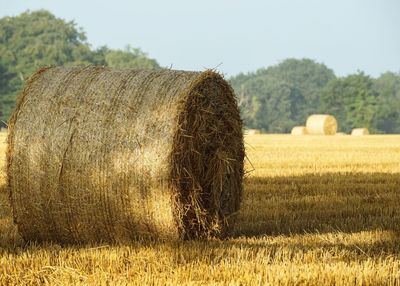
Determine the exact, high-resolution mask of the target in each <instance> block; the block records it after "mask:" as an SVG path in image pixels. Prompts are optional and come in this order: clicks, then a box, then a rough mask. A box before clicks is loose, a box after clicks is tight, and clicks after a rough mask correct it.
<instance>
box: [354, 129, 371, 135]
mask: <svg viewBox="0 0 400 286" xmlns="http://www.w3.org/2000/svg"><path fill="white" fill-rule="evenodd" d="M351 135H355V136H362V135H369V131H368V129H367V128H354V129H353V130H352V131H351Z"/></svg>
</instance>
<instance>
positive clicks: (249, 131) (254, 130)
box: [244, 129, 261, 135]
mask: <svg viewBox="0 0 400 286" xmlns="http://www.w3.org/2000/svg"><path fill="white" fill-rule="evenodd" d="M244 133H245V134H246V135H257V134H261V130H258V129H247V130H246V131H245V132H244Z"/></svg>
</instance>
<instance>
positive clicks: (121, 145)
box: [7, 66, 244, 243]
mask: <svg viewBox="0 0 400 286" xmlns="http://www.w3.org/2000/svg"><path fill="white" fill-rule="evenodd" d="M9 126H10V128H9V129H10V134H9V139H8V142H9V147H8V148H9V150H8V156H7V160H8V168H7V174H8V189H9V192H10V197H11V202H12V206H13V212H14V219H15V222H16V223H17V225H18V228H19V231H20V233H21V235H22V236H23V237H24V238H25V239H26V240H36V241H57V242H60V243H75V242H83V243H86V242H98V241H110V242H115V241H116V242H119V241H127V240H130V239H132V238H134V237H151V238H162V239H191V238H201V237H208V236H224V235H226V234H227V233H228V232H229V231H230V230H231V229H232V224H233V223H234V218H235V215H236V213H237V211H238V209H239V205H240V201H241V197H242V179H243V160H244V147H243V133H242V121H241V119H240V115H239V109H238V106H237V103H236V100H235V97H234V94H233V91H232V89H231V87H230V86H229V85H228V83H227V82H226V81H225V80H224V79H223V78H222V77H221V76H220V75H218V74H217V73H214V72H212V71H206V72H202V73H200V72H184V71H172V70H129V69H127V70H123V69H112V68H108V67H93V66H92V67H78V68H77V67H52V68H45V69H41V70H39V71H37V72H36V73H35V74H34V75H33V76H32V77H31V78H30V80H29V81H28V82H27V83H26V86H25V89H24V91H23V92H22V94H21V96H20V98H19V100H18V103H17V107H16V110H15V112H14V113H13V115H12V117H11V119H10V122H9Z"/></svg>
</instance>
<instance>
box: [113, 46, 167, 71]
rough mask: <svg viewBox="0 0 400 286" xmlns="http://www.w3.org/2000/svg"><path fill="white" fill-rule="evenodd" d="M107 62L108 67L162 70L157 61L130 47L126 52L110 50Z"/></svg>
mask: <svg viewBox="0 0 400 286" xmlns="http://www.w3.org/2000/svg"><path fill="white" fill-rule="evenodd" d="M105 61H106V64H107V65H108V66H110V67H117V68H147V69H153V68H160V66H159V65H158V63H157V61H156V60H154V59H150V58H148V56H147V54H146V53H144V52H142V51H141V50H140V49H137V48H132V47H131V46H129V45H128V46H127V47H126V49H125V50H109V51H108V52H106V54H105Z"/></svg>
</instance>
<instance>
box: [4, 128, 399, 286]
mask: <svg viewBox="0 0 400 286" xmlns="http://www.w3.org/2000/svg"><path fill="white" fill-rule="evenodd" d="M0 140H1V142H2V143H1V144H0V152H1V154H2V156H3V158H2V160H1V162H2V164H3V165H4V156H5V148H6V144H5V143H3V142H4V141H5V133H1V134H0ZM246 150H247V155H248V158H249V160H250V161H251V164H250V163H247V171H248V174H247V177H246V180H245V193H244V199H243V203H242V208H241V211H240V213H239V218H238V223H237V225H236V229H235V232H234V235H233V236H232V237H230V238H229V239H227V240H216V239H215V240H209V241H186V242H149V241H143V242H141V241H134V242H132V243H131V244H129V245H90V246H67V247H65V246H64V247H62V246H59V245H56V244H45V245H43V244H42V245H38V244H34V243H25V242H23V241H22V240H21V239H20V238H19V237H18V235H17V232H16V228H15V226H14V225H13V224H12V219H11V214H10V208H9V206H8V204H7V200H6V194H5V192H4V184H5V180H4V177H2V179H1V183H2V186H3V187H2V189H1V194H0V285H29V284H32V285H37V284H48V285H68V284H71V285H127V284H131V285H143V284H150V285H176V284H183V285H205V284H211V285H279V284H284V285H292V284H296V285H400V207H399V205H400V136H394V135H393V136H389V135H387V136H377V135H376V136H375V135H374V136H360V137H352V136H290V135H252V136H248V137H246ZM253 169H254V170H253Z"/></svg>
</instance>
